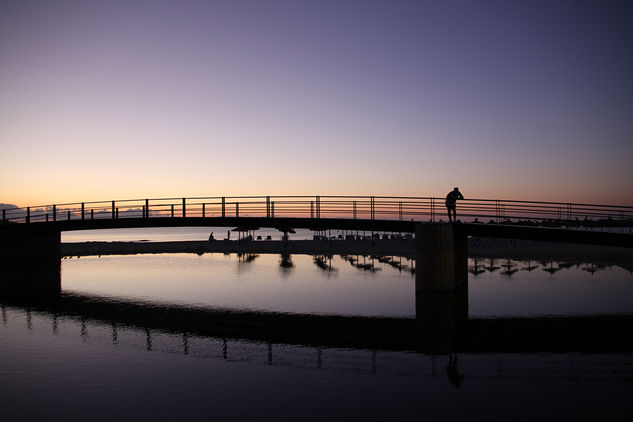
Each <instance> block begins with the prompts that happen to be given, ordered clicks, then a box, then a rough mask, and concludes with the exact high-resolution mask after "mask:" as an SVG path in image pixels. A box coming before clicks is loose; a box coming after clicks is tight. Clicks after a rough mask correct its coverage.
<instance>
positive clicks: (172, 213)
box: [171, 204, 174, 218]
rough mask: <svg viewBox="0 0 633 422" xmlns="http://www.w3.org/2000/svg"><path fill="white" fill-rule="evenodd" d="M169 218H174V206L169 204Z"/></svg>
mask: <svg viewBox="0 0 633 422" xmlns="http://www.w3.org/2000/svg"><path fill="white" fill-rule="evenodd" d="M171 218H174V204H171Z"/></svg>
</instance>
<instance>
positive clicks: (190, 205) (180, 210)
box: [1, 195, 633, 228]
mask: <svg viewBox="0 0 633 422" xmlns="http://www.w3.org/2000/svg"><path fill="white" fill-rule="evenodd" d="M457 210H458V217H459V219H460V220H461V221H464V222H482V223H488V222H494V223H497V224H499V223H505V224H528V225H529V224H538V225H555V226H560V225H565V226H567V227H582V228H592V227H631V226H633V206H620V205H602V204H578V203H559V202H537V201H514V200H498V199H465V200H461V201H459V203H458V207H457ZM187 217H195V218H217V217H260V218H262V217H263V218H311V219H322V218H346V219H363V220H401V221H431V222H435V221H442V220H445V219H446V208H445V205H444V199H443V198H436V197H411V196H320V195H315V196H234V197H228V196H227V197H192V198H145V199H126V200H112V201H96V202H77V203H62V204H51V205H41V206H29V207H21V208H7V209H3V210H2V220H1V222H2V224H11V223H41V222H53V221H68V220H95V219H115V220H116V219H124V218H137V219H138V218H147V219H149V218H187Z"/></svg>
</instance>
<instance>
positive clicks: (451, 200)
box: [446, 188, 464, 222]
mask: <svg viewBox="0 0 633 422" xmlns="http://www.w3.org/2000/svg"><path fill="white" fill-rule="evenodd" d="M458 199H464V196H463V195H462V193H461V192H460V191H459V188H455V189H453V190H452V191H450V192H449V193H448V195H446V209H447V210H448V221H450V222H455V221H457V200H458Z"/></svg>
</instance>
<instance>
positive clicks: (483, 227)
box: [0, 195, 633, 290]
mask: <svg viewBox="0 0 633 422" xmlns="http://www.w3.org/2000/svg"><path fill="white" fill-rule="evenodd" d="M445 212H446V208H445V206H444V199H443V198H434V197H397V196H321V195H315V196H239V197H194V198H151V199H150V198H146V199H133V200H112V201H99V202H79V203H64V204H51V205H42V206H29V207H22V208H9V209H3V210H2V220H1V224H0V263H2V264H3V265H13V264H16V263H17V264H21V265H23V264H28V265H31V266H32V265H35V266H45V265H46V263H53V264H54V263H57V265H59V257H60V247H61V241H60V239H61V235H60V234H61V232H63V231H72V230H90V229H112V228H133V227H179V226H180V227H182V226H207V227H237V228H240V229H242V230H245V231H246V230H254V229H256V228H260V227H268V228H276V229H279V230H281V231H286V232H287V231H289V230H291V229H297V228H300V229H310V230H315V231H319V230H321V231H322V230H328V229H338V230H348V231H350V232H353V231H369V232H399V233H415V239H416V240H415V242H416V261H417V272H416V288H418V289H420V290H454V289H456V288H457V287H458V286H459V285H461V284H464V283H465V282H466V281H467V265H466V262H467V261H466V259H467V256H466V253H467V238H468V236H482V237H502V238H515V239H532V240H547V241H556V242H571V243H587V244H599V245H611V246H623V247H633V233H632V231H633V207H632V206H613V205H598V204H575V203H557V202H536V201H512V200H497V199H466V200H461V201H459V203H458V218H459V221H460V222H459V223H456V224H447V223H445V222H444V219H445V218H446V214H445ZM605 228H606V229H607V230H606V231H605Z"/></svg>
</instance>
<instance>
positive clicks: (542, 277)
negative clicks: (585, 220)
mask: <svg viewBox="0 0 633 422" xmlns="http://www.w3.org/2000/svg"><path fill="white" fill-rule="evenodd" d="M167 232H169V231H167ZM137 234H138V233H136V234H132V235H130V237H138V236H137ZM168 235H169V234H165V233H163V234H161V236H168ZM206 236H208V232H206ZM144 237H147V236H144ZM157 237H159V236H157ZM161 239H164V237H162V238H161ZM92 240H97V239H94V238H93V239H92ZM118 240H121V239H118ZM130 240H141V239H130ZM350 258H351V257H341V256H337V255H335V256H332V257H331V259H330V258H329V257H326V258H325V259H323V260H320V261H315V257H312V256H307V255H292V256H290V257H287V256H286V257H282V256H280V255H264V254H262V255H258V256H248V255H242V256H238V255H236V254H229V255H224V254H204V255H195V254H157V255H131V256H108V257H105V256H104V257H82V258H79V259H78V258H71V259H64V260H63V261H62V296H61V299H59V300H55V301H54V302H49V301H47V300H44V301H40V300H34V299H23V298H11V297H2V300H1V301H0V303H1V304H2V321H1V323H0V403H1V404H2V409H3V419H6V420H14V419H18V418H19V419H20V420H36V419H37V420H41V419H43V418H55V419H57V418H60V419H61V418H64V419H68V420H84V419H91V420H113V419H117V420H119V419H123V420H128V419H143V420H145V419H149V420H175V419H177V420H200V419H209V418H214V419H219V420H245V419H246V420H262V419H263V420H268V419H271V420H272V419H274V420H291V419H292V420H296V419H302V420H304V419H305V420H350V419H354V420H356V419H366V420H394V419H396V420H397V419H404V418H407V419H410V418H416V419H422V418H430V419H433V420H436V419H440V418H442V419H448V420H453V419H469V420H478V419H486V420H502V419H503V420H507V419H508V418H512V419H518V420H535V419H538V420H563V419H565V420H597V419H599V418H600V419H605V420H628V419H629V416H630V415H631V414H632V411H633V404H631V401H630V399H629V397H630V393H631V392H632V391H633V389H632V388H631V387H632V386H633V357H632V355H631V347H630V343H627V342H626V341H623V340H621V338H623V337H628V330H627V329H626V327H630V325H628V324H629V323H630V316H631V315H632V314H633V300H632V299H633V275H631V272H630V271H628V270H626V269H624V268H622V267H620V266H615V265H613V266H596V265H591V264H590V263H578V264H574V265H569V264H562V266H561V264H560V263H557V262H551V263H550V262H543V263H540V262H537V263H535V262H528V261H518V260H508V259H502V260H495V261H493V262H491V261H490V260H482V261H477V262H475V261H474V260H472V259H471V260H469V266H470V269H471V271H472V272H471V273H470V274H469V289H468V305H467V312H468V316H469V324H471V325H470V326H469V327H470V328H469V330H471V333H472V332H474V331H473V330H479V331H477V332H478V334H477V335H476V338H475V339H471V341H470V342H469V343H467V344H466V343H463V344H462V345H461V346H460V347H461V349H460V348H459V347H458V350H457V353H456V354H451V355H448V354H445V353H429V352H425V351H421V350H419V349H418V346H417V344H418V340H417V339H416V335H422V337H425V336H426V333H425V332H421V334H420V332H417V331H416V330H417V329H416V328H415V327H416V325H415V324H416V323H415V317H416V297H415V276H414V275H413V274H412V272H411V269H412V268H413V267H414V263H413V262H411V261H408V260H406V259H402V260H400V259H399V258H397V257H394V258H392V259H390V261H391V262H392V263H387V262H380V261H379V260H377V259H374V260H373V261H372V260H371V258H370V257H365V258H364V261H363V257H362V256H359V257H354V258H356V260H353V259H350ZM363 263H365V264H368V263H371V264H373V266H371V267H370V268H369V269H360V268H357V267H356V266H354V265H353V264H363ZM503 265H506V266H505V267H504V266H503ZM483 267H487V268H489V269H488V270H483V271H484V272H481V273H480V272H479V271H482V269H481V268H483ZM495 267H499V268H495ZM532 267H534V268H532ZM515 269H518V271H514V270H515ZM474 273H477V275H475V274H474ZM280 313H283V314H281V315H286V316H284V317H283V318H282V319H281V322H280V319H279V318H280V317H278V315H280ZM301 315H304V316H301ZM363 317H367V318H369V319H367V320H363V319H359V318H363ZM337 318H339V319H337ZM196 321H197V322H196ZM235 321H239V324H236V323H235ZM359 321H360V322H359ZM561 321H563V323H562V325H560V324H561ZM604 321H607V324H605V323H604ZM622 321H624V322H622ZM612 323H613V325H612ZM355 324H360V325H355ZM383 324H386V325H388V326H392V325H393V326H394V327H396V328H385V329H384V331H381V330H383V328H382V327H383ZM557 324H559V325H560V326H561V327H562V329H560V330H559V329H558V328H556V327H557ZM618 324H619V325H618ZM622 324H624V325H622ZM552 325H553V327H554V328H553V329H550V328H548V327H551V326H552ZM323 326H327V327H329V328H327V330H326V332H322V331H320V330H319V328H320V327H323ZM366 326H371V327H376V331H375V332H373V331H372V332H369V333H367V332H365V331H363V327H366ZM611 326H612V327H615V328H613V330H612V329H611V328H609V327H611ZM622 326H623V327H624V330H622V331H620V332H619V333H618V331H617V330H619V329H620V328H621V327H622ZM402 327H405V328H403V332H405V335H404V337H405V338H403V335H402V334H397V333H400V331H398V330H400V329H401V328H402ZM504 327H511V328H512V327H520V328H518V329H510V330H508V329H506V328H504ZM574 327H580V330H581V331H580V332H581V333H582V334H583V335H578V336H576V334H573V335H574V336H575V338H576V337H577V339H578V343H576V346H574V347H563V348H562V349H557V347H558V346H559V345H560V344H554V343H556V338H555V337H565V336H566V335H572V334H569V333H575V331H574V330H575V328H574ZM586 327H588V328H586ZM596 327H598V330H597V332H596V330H595V328H596ZM548 330H549V331H548ZM614 330H615V332H613V331H614ZM384 332H386V333H391V334H393V339H392V338H383V337H384V336H381V334H382V333H384ZM408 333H410V334H411V338H408V337H407V336H408V335H409V334H408ZM416 333H418V334H416ZM495 333H497V334H495ZM498 333H504V335H503V336H500V335H499V334H498ZM548 333H549V334H548ZM552 333H553V334H554V335H553V336H550V337H548V335H551V334H552ZM622 334H624V336H622ZM523 338H528V339H530V344H528V346H533V347H526V345H524V344H522V343H521V340H522V339H523ZM596 342H597V343H598V344H595V343H596ZM562 344H563V345H565V344H568V343H562Z"/></svg>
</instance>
